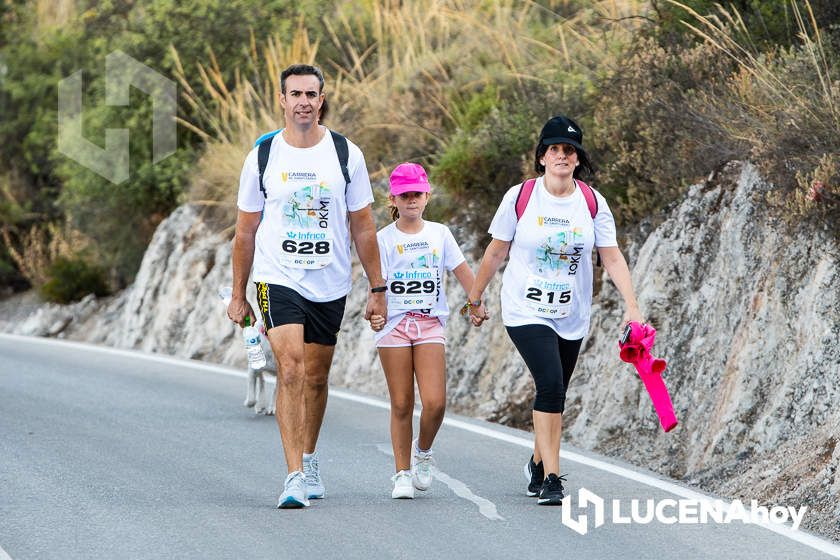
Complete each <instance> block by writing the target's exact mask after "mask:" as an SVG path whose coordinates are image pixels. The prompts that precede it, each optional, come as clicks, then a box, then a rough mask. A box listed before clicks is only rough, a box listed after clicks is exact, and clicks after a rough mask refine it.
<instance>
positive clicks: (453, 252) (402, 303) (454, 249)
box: [374, 220, 466, 341]
mask: <svg viewBox="0 0 840 560" xmlns="http://www.w3.org/2000/svg"><path fill="white" fill-rule="evenodd" d="M376 240H377V242H378V243H379V256H380V259H381V261H382V263H381V264H382V274H383V275H384V276H385V282H386V285H387V287H388V291H387V292H386V294H387V297H388V321H387V323H386V324H385V328H383V329H382V330H381V331H379V332H378V333H375V336H374V338H375V339H376V340H377V341H378V340H379V339H381V338H382V337H384V336H385V335H386V334H388V333H389V332H390V331H391V330H393V328H394V327H396V326H397V325H398V324H399V322H400V321H402V319H403V317H405V314H406V313H407V312H409V311H411V312H414V313H422V314H424V315H429V316H432V317H437V318H438V319H439V320H440V322H441V325H444V326H445V325H446V319H447V317H449V306H448V305H447V303H446V292H445V290H444V286H445V281H446V277H445V273H446V271H447V270H454V269H455V268H457V267H458V266H459V265H460V264H461V263H463V262H464V261H465V260H466V259H464V254H463V253H462V252H461V249H460V247H458V243H457V242H456V241H455V237H453V236H452V232H451V231H449V228H448V227H446V226H445V225H443V224H439V223H437V222H429V221H426V220H424V221H423V229H422V230H420V232H418V233H404V232H402V231H400V230H399V229H398V228H397V223H396V222H393V223H391V224H389V225H387V226H385V227H384V228H382V229H381V230H379V231H378V232H377V233H376ZM417 301H423V302H426V303H427V304H428V303H434V305H432V306H430V307H427V308H420V307H417V308H412V303H411V302H417Z"/></svg>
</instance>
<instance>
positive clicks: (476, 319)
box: [461, 298, 490, 327]
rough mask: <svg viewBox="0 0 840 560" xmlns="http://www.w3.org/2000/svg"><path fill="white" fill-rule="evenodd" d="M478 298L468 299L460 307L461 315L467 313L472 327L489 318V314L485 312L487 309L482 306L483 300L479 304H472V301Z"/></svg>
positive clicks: (478, 325)
mask: <svg viewBox="0 0 840 560" xmlns="http://www.w3.org/2000/svg"><path fill="white" fill-rule="evenodd" d="M478 299H479V298H476V299H475V300H468V301H467V303H465V304H464V306H463V307H462V308H461V315H462V316H464V315H466V314H467V313H469V315H470V321H471V322H472V324H473V326H474V327H480V326H481V324H482V323H483V322H484V321H486V320H487V319H489V318H490V314H489V313H487V309H485V307H484V302H481V303H480V304H479V305H473V304H472V302H473V301H477V300H478Z"/></svg>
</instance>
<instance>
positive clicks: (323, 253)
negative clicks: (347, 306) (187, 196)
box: [237, 129, 373, 302]
mask: <svg viewBox="0 0 840 560" xmlns="http://www.w3.org/2000/svg"><path fill="white" fill-rule="evenodd" d="M347 146H348V149H349V152H350V154H349V159H348V162H347V169H348V171H349V173H350V184H349V185H347V186H346V187H347V188H346V192H345V183H344V176H343V175H342V173H341V165H340V163H339V161H338V154H337V153H336V151H335V146H334V144H333V140H332V135H331V134H330V132H329V130H326V129H325V130H324V137H323V138H322V139H321V141H320V142H318V144H316V145H315V146H312V147H311V148H295V147H294V146H290V145H289V144H287V143H286V141H285V140H284V138H283V133H282V132H280V133H277V134H276V135H275V136H274V137H273V138H272V143H271V152H270V154H269V158H268V165H267V166H266V169H265V174H264V175H263V185H264V186H265V189H266V195H267V198H265V197H263V193H262V192H261V191H260V173H259V166H258V163H257V152H258V149H257V148H254V149H253V150H251V152H250V153H249V154H248V157H246V158H245V164H244V166H243V167H242V175H241V176H240V178H239V198H238V201H237V205H238V207H239V209H240V210H242V211H244V212H260V211H262V212H263V217H262V221H261V222H260V225H259V228H258V229H257V238H256V248H255V250H254V269H253V280H254V281H255V282H266V283H269V284H278V285H281V286H286V287H288V288H291V289H293V290H295V291H296V292H297V293H299V294H300V295H301V296H303V297H304V298H306V299H308V300H309V301H317V302H324V301H332V300H335V299H338V298H340V297H342V296H345V295H347V294H348V293H349V292H350V285H351V277H350V218H349V215H348V211H349V212H355V211H357V210H361V209H362V208H364V207H365V206H368V205H369V204H371V203H372V202H373V192H372V190H371V187H370V178H369V177H368V172H367V167H366V166H365V159H364V156H363V155H362V151H361V150H360V149H359V148H358V147H357V146H356V145H355V144H353V143H352V142H350V141H349V140H348V141H347Z"/></svg>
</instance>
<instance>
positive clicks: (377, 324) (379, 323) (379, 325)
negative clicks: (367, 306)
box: [370, 315, 385, 332]
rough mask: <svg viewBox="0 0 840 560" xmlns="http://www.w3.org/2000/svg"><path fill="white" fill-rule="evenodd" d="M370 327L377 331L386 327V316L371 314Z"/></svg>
mask: <svg viewBox="0 0 840 560" xmlns="http://www.w3.org/2000/svg"><path fill="white" fill-rule="evenodd" d="M370 328H371V329H373V330H374V331H377V332H379V331H381V330H382V329H383V328H385V317H383V316H382V315H371V316H370Z"/></svg>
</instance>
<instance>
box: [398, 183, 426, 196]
mask: <svg viewBox="0 0 840 560" xmlns="http://www.w3.org/2000/svg"><path fill="white" fill-rule="evenodd" d="M407 192H425V193H427V192H432V189H431V188H430V187H429V183H410V184H406V185H391V194H392V195H394V196H399V195H401V194H404V193H407Z"/></svg>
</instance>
